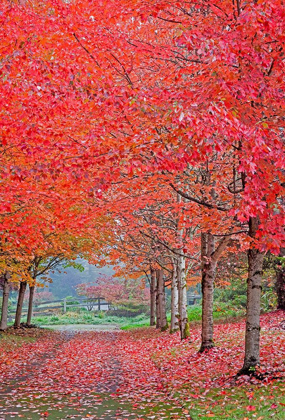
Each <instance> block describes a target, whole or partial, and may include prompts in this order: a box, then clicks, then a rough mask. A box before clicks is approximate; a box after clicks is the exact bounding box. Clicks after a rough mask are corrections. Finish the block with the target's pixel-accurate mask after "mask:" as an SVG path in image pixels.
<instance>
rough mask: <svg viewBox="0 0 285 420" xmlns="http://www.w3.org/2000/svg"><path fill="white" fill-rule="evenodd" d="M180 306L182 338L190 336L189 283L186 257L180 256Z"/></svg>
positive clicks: (178, 271) (178, 270)
mask: <svg viewBox="0 0 285 420" xmlns="http://www.w3.org/2000/svg"><path fill="white" fill-rule="evenodd" d="M177 275H178V308H179V327H180V336H181V340H184V339H186V338H188V337H189V336H190V330H189V322H188V313H187V283H186V270H185V257H183V256H179V257H178V269H177Z"/></svg>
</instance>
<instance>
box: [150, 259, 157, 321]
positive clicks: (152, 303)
mask: <svg viewBox="0 0 285 420" xmlns="http://www.w3.org/2000/svg"><path fill="white" fill-rule="evenodd" d="M155 312H156V286H155V270H154V269H153V268H152V267H151V268H150V325H151V326H153V325H155Z"/></svg>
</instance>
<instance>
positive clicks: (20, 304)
mask: <svg viewBox="0 0 285 420" xmlns="http://www.w3.org/2000/svg"><path fill="white" fill-rule="evenodd" d="M26 288H27V282H26V281H21V282H20V289H19V294H18V302H17V310H16V315H15V322H14V327H15V328H19V327H20V324H21V315H22V309H23V303H24V297H25V291H26Z"/></svg>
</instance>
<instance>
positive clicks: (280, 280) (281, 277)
mask: <svg viewBox="0 0 285 420" xmlns="http://www.w3.org/2000/svg"><path fill="white" fill-rule="evenodd" d="M279 257H285V248H281V251H280V254H279ZM275 290H276V294H277V309H283V311H285V266H284V263H283V264H282V262H281V263H280V264H279V265H278V266H276V283H275Z"/></svg>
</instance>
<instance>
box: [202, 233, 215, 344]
mask: <svg viewBox="0 0 285 420" xmlns="http://www.w3.org/2000/svg"><path fill="white" fill-rule="evenodd" d="M214 251H215V240H214V237H213V235H211V234H210V233H204V232H202V233H201V263H202V265H201V269H202V343H201V348H200V352H203V351H204V350H207V349H211V348H212V347H214V339H213V332H214V328H213V297H214V281H215V275H216V262H215V261H213V258H212V255H213V254H214Z"/></svg>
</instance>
